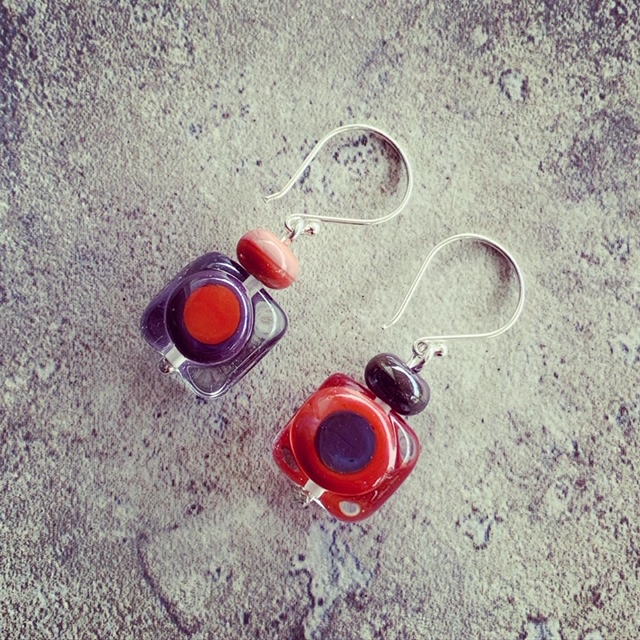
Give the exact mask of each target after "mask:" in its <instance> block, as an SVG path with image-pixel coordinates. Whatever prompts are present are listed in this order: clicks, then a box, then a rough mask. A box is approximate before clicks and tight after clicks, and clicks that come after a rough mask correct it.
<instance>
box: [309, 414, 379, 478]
mask: <svg viewBox="0 0 640 640" xmlns="http://www.w3.org/2000/svg"><path fill="white" fill-rule="evenodd" d="M315 446H316V451H317V452H318V456H320V460H321V461H322V464H324V465H325V466H326V467H328V468H329V469H331V471H336V472H337V473H355V472H356V471H360V470H362V469H363V468H364V467H366V466H367V464H369V462H370V461H371V459H372V458H373V454H374V452H375V449H376V435H375V433H374V431H373V429H372V428H371V425H370V424H369V422H368V421H367V419H366V418H365V417H364V416H362V415H360V414H359V413H355V412H353V411H336V412H335V413H332V414H331V415H330V416H328V417H327V418H325V419H324V420H323V421H322V422H321V423H320V425H319V426H318V430H317V431H316V442H315Z"/></svg>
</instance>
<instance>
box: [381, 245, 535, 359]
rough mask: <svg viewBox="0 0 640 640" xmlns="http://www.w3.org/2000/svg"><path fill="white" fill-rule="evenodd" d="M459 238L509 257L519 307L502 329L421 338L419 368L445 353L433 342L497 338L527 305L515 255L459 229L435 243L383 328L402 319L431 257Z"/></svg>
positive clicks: (417, 347) (415, 345) (416, 346)
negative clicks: (515, 279)
mask: <svg viewBox="0 0 640 640" xmlns="http://www.w3.org/2000/svg"><path fill="white" fill-rule="evenodd" d="M457 240H471V241H474V242H481V243H482V244H486V245H487V246H489V247H491V248H492V249H495V250H496V251H497V252H498V253H499V254H500V255H502V256H503V257H504V258H506V260H507V261H508V262H509V263H510V264H511V266H512V267H513V268H514V270H515V272H516V276H517V278H518V285H519V288H520V294H519V298H518V306H517V307H516V310H515V311H514V312H513V315H512V316H511V318H510V320H509V321H508V322H507V323H506V324H505V325H504V326H502V327H500V328H499V329H496V330H495V331H488V332H486V333H470V334H459V335H444V336H425V337H424V338H418V339H417V340H416V341H415V342H414V343H413V352H414V354H415V356H416V358H414V360H413V361H412V362H411V363H410V365H411V366H416V367H418V368H419V367H420V366H421V365H422V364H424V362H425V361H428V360H429V359H431V357H433V356H442V355H445V354H446V347H445V346H444V345H441V344H438V345H436V344H434V343H441V342H447V341H453V340H475V339H480V338H495V337H496V336H499V335H501V334H503V333H504V332H505V331H508V330H509V329H510V328H511V327H512V326H513V325H514V324H515V322H516V321H517V320H518V318H519V317H520V314H521V313H522V309H523V308H524V290H525V287H524V278H523V276H522V271H521V270H520V267H519V266H518V263H517V262H516V261H515V259H514V258H513V256H512V255H511V254H510V253H509V252H508V251H507V250H506V249H505V248H504V247H502V246H500V245H499V244H498V243H497V242H495V241H493V240H491V239H490V238H487V237H485V236H481V235H477V234H475V233H460V234H458V235H455V236H451V237H450V238H447V239H446V240H443V241H442V242H441V243H440V244H438V245H436V246H435V247H434V248H433V249H432V250H431V252H430V253H429V255H428V256H427V257H426V258H425V261H424V262H423V263H422V267H420V271H418V273H417V275H416V277H415V278H414V280H413V282H412V283H411V286H410V287H409V291H408V292H407V295H406V296H405V298H404V301H403V302H402V304H401V305H400V308H399V309H398V311H396V314H395V315H394V316H393V318H392V319H391V321H390V322H389V323H387V324H385V325H383V327H382V328H383V329H388V328H389V327H391V326H392V325H394V324H395V323H396V322H397V321H398V320H399V319H400V317H401V316H402V314H403V313H404V312H405V309H406V308H407V305H408V304H409V302H410V300H411V298H412V297H413V295H414V293H415V291H416V288H417V287H418V284H419V283H420V279H421V278H422V276H423V275H424V272H425V271H426V270H427V267H428V266H429V264H430V262H431V260H433V258H434V257H435V255H436V254H437V253H438V252H439V251H440V250H441V249H443V248H444V247H446V246H447V245H448V244H451V243H452V242H456V241H457Z"/></svg>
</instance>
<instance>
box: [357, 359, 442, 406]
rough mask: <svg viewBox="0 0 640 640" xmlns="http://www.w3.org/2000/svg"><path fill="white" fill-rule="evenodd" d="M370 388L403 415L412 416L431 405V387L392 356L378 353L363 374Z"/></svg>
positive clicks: (407, 366)
mask: <svg viewBox="0 0 640 640" xmlns="http://www.w3.org/2000/svg"><path fill="white" fill-rule="evenodd" d="M364 379H365V381H366V383H367V386H368V387H369V389H371V391H373V393H375V394H376V395H377V396H378V398H380V400H382V401H383V402H386V403H387V404H388V405H389V406H390V407H391V408H392V409H393V410H394V411H396V412H397V413H399V414H400V415H403V416H413V415H415V414H416V413H420V412H421V411H423V410H424V409H425V408H426V406H427V405H428V404H429V398H430V397H431V391H430V390H429V385H428V384H427V383H426V382H425V381H424V380H423V379H422V378H421V377H420V376H419V375H418V374H417V373H416V372H415V371H412V370H411V369H410V368H409V365H407V364H406V363H405V362H403V361H402V360H401V359H400V358H399V357H398V356H395V355H393V354H392V353H379V354H378V355H377V356H375V357H374V358H371V360H369V363H368V364H367V367H366V369H365V371H364Z"/></svg>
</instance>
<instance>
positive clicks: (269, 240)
mask: <svg viewBox="0 0 640 640" xmlns="http://www.w3.org/2000/svg"><path fill="white" fill-rule="evenodd" d="M236 253H237V255H238V261H239V262H240V264H241V265H242V266H243V267H244V268H245V269H246V270H247V271H248V272H249V273H250V274H251V275H252V276H254V277H255V278H257V279H258V280H260V282H262V283H263V284H265V285H266V286H267V287H270V288H271V289H285V288H286V287H288V286H289V285H290V284H292V283H293V281H294V280H295V279H296V278H297V277H298V259H297V258H296V257H295V256H294V255H293V253H292V251H291V249H289V247H288V246H287V245H286V244H285V243H284V242H282V241H281V240H280V239H279V238H278V237H277V236H275V235H274V234H273V233H271V231H267V230H266V229H253V230H252V231H247V233H245V234H244V235H243V236H242V238H240V240H239V241H238V247H237V249H236Z"/></svg>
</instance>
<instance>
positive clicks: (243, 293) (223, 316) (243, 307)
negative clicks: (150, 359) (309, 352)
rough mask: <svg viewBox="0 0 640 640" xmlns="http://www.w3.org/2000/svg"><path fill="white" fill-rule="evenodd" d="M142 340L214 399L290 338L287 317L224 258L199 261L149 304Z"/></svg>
mask: <svg viewBox="0 0 640 640" xmlns="http://www.w3.org/2000/svg"><path fill="white" fill-rule="evenodd" d="M140 328H141V331H142V336H143V337H144V339H145V340H146V341H147V342H148V343H149V345H150V346H151V347H152V348H153V349H154V350H155V351H157V352H158V353H159V354H160V355H161V356H162V357H163V358H164V360H163V361H162V364H161V370H162V371H165V372H170V371H175V372H176V373H177V374H178V375H179V376H180V377H181V378H182V379H183V381H184V382H185V384H186V385H187V386H188V387H189V388H190V389H191V390H192V391H193V392H194V393H196V394H197V395H199V396H204V397H209V398H216V397H218V396H221V395H222V394H224V393H226V392H227V391H228V390H229V389H230V388H231V387H232V386H233V385H234V384H235V383H236V382H238V381H239V380H240V379H241V378H243V377H244V376H245V375H246V374H247V373H248V372H249V371H250V370H251V369H252V368H253V367H254V366H255V365H256V364H257V363H258V362H259V361H260V360H261V359H262V358H263V357H264V356H265V355H266V354H267V353H268V352H269V351H270V350H271V349H272V348H273V346H274V345H275V344H276V343H277V342H278V341H279V340H280V339H281V338H282V337H283V336H284V334H285V332H286V330H287V316H286V315H285V313H284V311H283V310H282V308H281V307H280V306H279V305H278V304H277V303H276V302H275V300H274V299H273V298H272V297H271V296H270V295H269V294H268V293H267V292H266V291H265V290H264V289H263V288H261V286H260V283H259V282H257V281H256V280H254V279H253V278H251V277H250V276H249V274H248V273H247V271H246V270H245V269H243V268H242V267H241V266H240V265H239V264H237V263H236V262H234V261H233V260H231V259H230V258H228V257H227V256H225V255H223V254H221V253H208V254H206V255H204V256H201V257H200V258H198V259H197V260H194V261H193V262H192V263H191V264H189V265H188V266H187V267H185V268H184V269H183V270H182V271H181V272H180V273H179V274H178V275H176V276H175V278H173V279H172V280H171V282H169V283H168V284H167V285H166V286H165V287H164V289H162V291H160V293H158V295H157V296H155V298H154V299H153V300H152V301H151V302H150V303H149V305H148V306H147V308H146V309H145V311H144V313H143V314H142V320H141V323H140Z"/></svg>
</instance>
